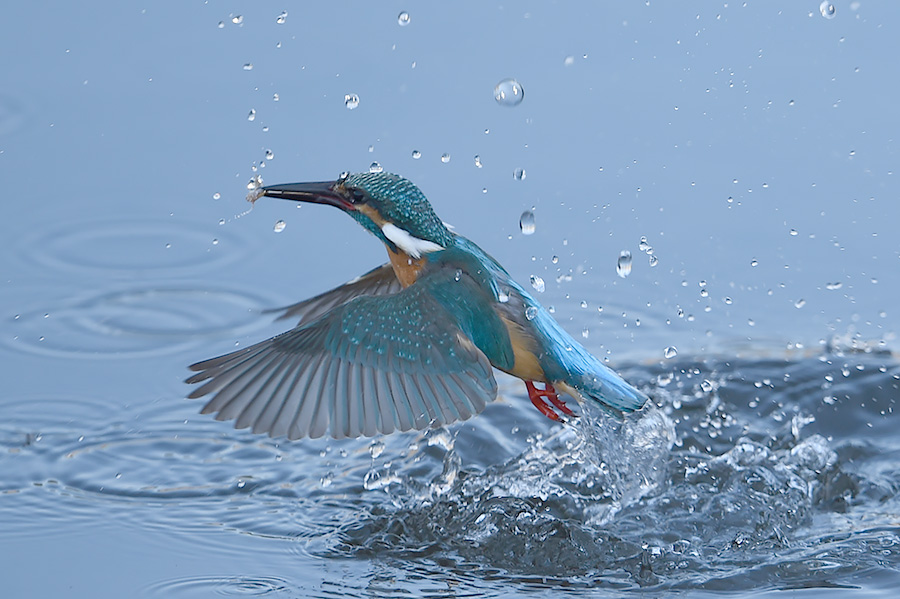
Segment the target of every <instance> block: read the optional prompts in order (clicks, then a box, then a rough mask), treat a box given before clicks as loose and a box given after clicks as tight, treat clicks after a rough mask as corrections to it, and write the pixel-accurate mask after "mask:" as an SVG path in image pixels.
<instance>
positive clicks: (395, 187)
mask: <svg viewBox="0 0 900 599" xmlns="http://www.w3.org/2000/svg"><path fill="white" fill-rule="evenodd" d="M260 196H267V197H272V198H281V199H284V200H293V201H297V202H312V203H314V204H328V205H329V206H336V207H338V208H340V209H341V210H343V211H344V212H346V213H347V214H349V215H350V216H352V217H353V218H354V219H355V220H356V222H358V223H359V224H361V225H362V226H363V227H365V228H366V229H368V230H369V232H371V233H372V234H373V235H375V236H376V237H378V238H379V239H380V240H381V241H382V242H384V244H385V245H386V246H387V247H388V249H390V250H392V251H394V252H397V251H398V250H399V251H403V252H405V253H407V254H409V255H410V256H412V257H413V258H418V257H420V256H421V255H422V254H425V253H428V252H434V251H438V250H441V249H444V248H446V247H448V246H450V245H451V244H452V243H453V234H452V233H450V231H449V230H448V229H447V227H446V226H445V225H444V223H443V222H441V219H440V218H438V216H437V215H436V214H435V213H434V210H433V209H432V208H431V204H429V203H428V200H427V199H426V198H425V194H423V193H422V192H421V191H420V190H419V188H418V187H416V186H415V185H414V184H413V183H412V181H410V180H408V179H404V178H403V177H400V176H399V175H392V174H390V173H355V174H352V175H347V174H345V175H341V177H340V178H339V179H338V180H337V181H322V182H317V183H286V184H284V185H270V186H268V187H263V188H260V189H259V190H257V192H256V193H255V194H254V195H252V196H251V199H252V200H256V199H257V198H258V197H260Z"/></svg>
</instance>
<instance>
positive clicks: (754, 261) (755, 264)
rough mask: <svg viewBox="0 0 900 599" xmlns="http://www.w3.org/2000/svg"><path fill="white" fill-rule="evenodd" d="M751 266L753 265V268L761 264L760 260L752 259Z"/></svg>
mask: <svg viewBox="0 0 900 599" xmlns="http://www.w3.org/2000/svg"><path fill="white" fill-rule="evenodd" d="M750 266H752V267H753V268H756V267H757V266H759V260H757V259H756V258H754V259H753V260H751V261H750Z"/></svg>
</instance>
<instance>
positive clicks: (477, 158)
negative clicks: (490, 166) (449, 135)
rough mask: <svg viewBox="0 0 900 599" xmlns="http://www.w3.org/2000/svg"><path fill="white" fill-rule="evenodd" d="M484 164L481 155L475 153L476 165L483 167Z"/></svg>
mask: <svg viewBox="0 0 900 599" xmlns="http://www.w3.org/2000/svg"><path fill="white" fill-rule="evenodd" d="M482 166H483V165H482V164H481V156H479V155H478V154H475V167H476V168H481V167H482Z"/></svg>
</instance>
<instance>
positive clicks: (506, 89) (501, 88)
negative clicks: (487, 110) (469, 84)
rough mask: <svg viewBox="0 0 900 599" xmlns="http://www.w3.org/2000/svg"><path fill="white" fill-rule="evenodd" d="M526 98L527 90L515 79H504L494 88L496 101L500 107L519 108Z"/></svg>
mask: <svg viewBox="0 0 900 599" xmlns="http://www.w3.org/2000/svg"><path fill="white" fill-rule="evenodd" d="M524 98H525V90H524V89H523V88H522V86H521V85H520V84H519V82H518V81H516V80H515V79H504V80H503V81H501V82H500V83H498V84H497V85H496V87H494V99H495V100H496V101H497V104H499V105H500V106H508V107H512V106H518V105H519V104H521V103H522V100H523V99H524Z"/></svg>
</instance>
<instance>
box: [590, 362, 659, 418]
mask: <svg viewBox="0 0 900 599" xmlns="http://www.w3.org/2000/svg"><path fill="white" fill-rule="evenodd" d="M574 387H575V389H576V390H577V391H578V392H579V393H580V394H581V396H582V397H584V398H586V399H592V400H594V401H595V402H597V403H598V404H600V406H601V407H602V408H604V409H606V410H607V411H610V412H613V413H614V414H616V415H621V414H624V413H628V412H634V411H636V410H640V409H641V407H643V405H644V404H645V403H646V402H647V400H648V397H647V396H646V395H645V394H644V393H643V392H641V391H639V390H638V389H635V388H634V387H632V386H631V385H629V384H628V383H627V382H625V380H624V379H623V378H622V377H620V376H619V375H618V374H616V373H615V372H613V371H612V370H610V369H609V368H606V367H605V366H604V367H603V370H602V371H600V372H595V373H587V374H584V375H582V376H581V377H580V380H579V379H576V381H575V385H574Z"/></svg>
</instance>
